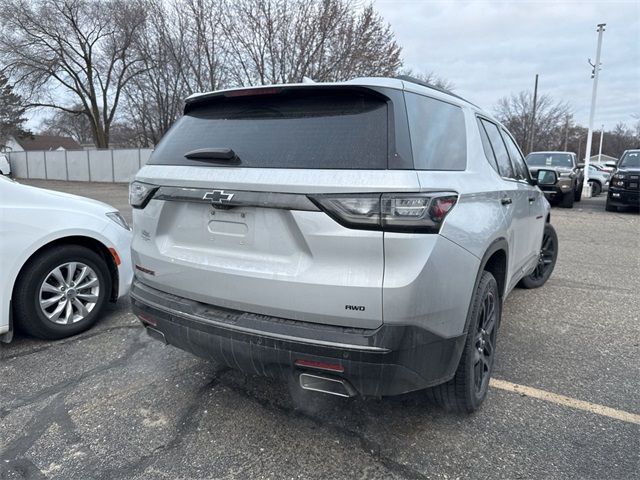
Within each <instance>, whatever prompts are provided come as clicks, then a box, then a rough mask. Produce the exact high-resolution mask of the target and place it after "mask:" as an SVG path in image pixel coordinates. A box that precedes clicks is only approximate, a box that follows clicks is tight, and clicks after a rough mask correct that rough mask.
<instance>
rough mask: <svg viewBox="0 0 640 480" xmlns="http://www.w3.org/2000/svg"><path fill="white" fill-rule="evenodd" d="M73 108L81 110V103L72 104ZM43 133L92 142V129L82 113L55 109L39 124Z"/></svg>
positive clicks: (82, 142) (83, 142)
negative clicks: (51, 114)
mask: <svg viewBox="0 0 640 480" xmlns="http://www.w3.org/2000/svg"><path fill="white" fill-rule="evenodd" d="M72 108H73V109H74V110H77V111H81V110H82V105H73V107H72ZM40 133H41V134H43V135H62V136H65V137H71V138H73V139H74V140H75V141H76V142H78V143H80V144H90V143H93V131H92V130H91V123H90V121H89V118H88V117H87V116H86V115H83V114H82V113H71V112H66V111H63V110H57V111H56V112H55V113H54V114H53V116H51V117H49V118H46V119H44V120H43V121H42V123H41V124H40Z"/></svg>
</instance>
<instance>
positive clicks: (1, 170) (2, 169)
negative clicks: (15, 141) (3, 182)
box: [0, 153, 11, 175]
mask: <svg viewBox="0 0 640 480" xmlns="http://www.w3.org/2000/svg"><path fill="white" fill-rule="evenodd" d="M0 175H11V164H10V163H9V159H8V158H7V156H6V155H5V154H4V153H0Z"/></svg>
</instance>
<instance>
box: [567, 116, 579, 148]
mask: <svg viewBox="0 0 640 480" xmlns="http://www.w3.org/2000/svg"><path fill="white" fill-rule="evenodd" d="M568 145H569V114H566V115H565V116H564V151H565V152H566V151H567V148H568ZM578 158H580V156H578Z"/></svg>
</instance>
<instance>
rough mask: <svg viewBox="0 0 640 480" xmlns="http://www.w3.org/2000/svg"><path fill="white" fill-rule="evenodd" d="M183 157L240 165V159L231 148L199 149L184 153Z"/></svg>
mask: <svg viewBox="0 0 640 480" xmlns="http://www.w3.org/2000/svg"><path fill="white" fill-rule="evenodd" d="M184 156H185V157H186V158H188V159H190V160H211V161H214V162H224V163H240V157H238V155H236V152H234V151H233V149H231V148H199V149H197V150H191V151H190V152H187V153H185V154H184Z"/></svg>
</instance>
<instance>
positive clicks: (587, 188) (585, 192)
mask: <svg viewBox="0 0 640 480" xmlns="http://www.w3.org/2000/svg"><path fill="white" fill-rule="evenodd" d="M606 25H607V24H606V23H600V24H598V30H597V32H598V48H597V50H596V63H595V65H594V66H593V90H592V92H591V111H590V113H589V133H588V134H587V148H586V150H585V155H584V183H583V184H582V196H583V197H586V198H589V197H591V185H589V157H590V156H591V141H592V137H593V119H594V117H595V114H596V97H597V95H598V76H599V75H598V74H599V73H600V52H601V50H602V34H603V33H604V27H605V26H606Z"/></svg>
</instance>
